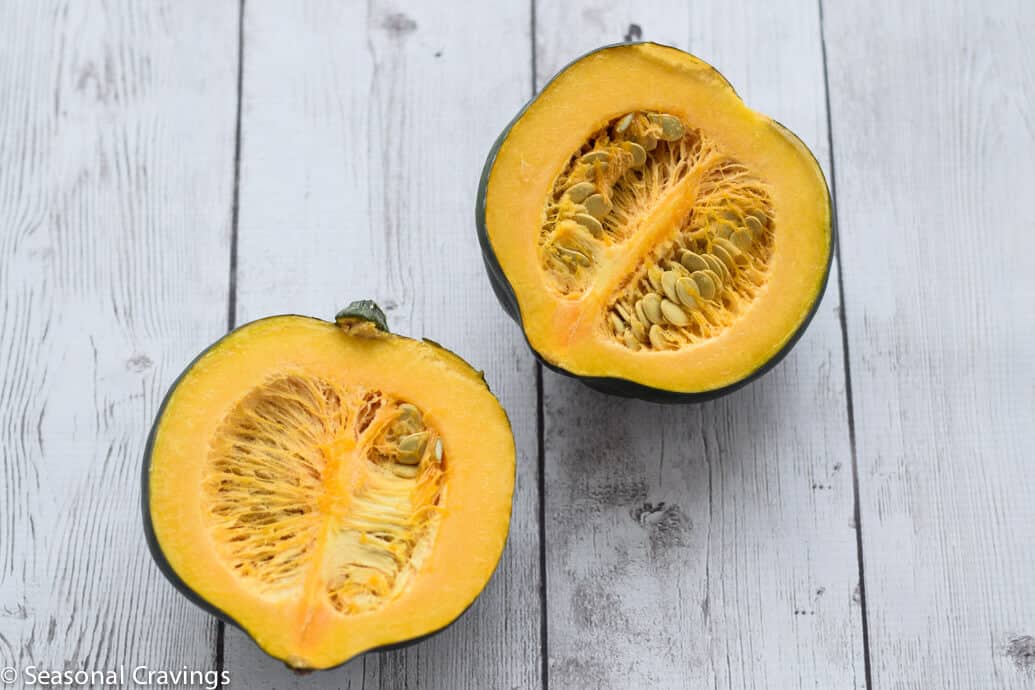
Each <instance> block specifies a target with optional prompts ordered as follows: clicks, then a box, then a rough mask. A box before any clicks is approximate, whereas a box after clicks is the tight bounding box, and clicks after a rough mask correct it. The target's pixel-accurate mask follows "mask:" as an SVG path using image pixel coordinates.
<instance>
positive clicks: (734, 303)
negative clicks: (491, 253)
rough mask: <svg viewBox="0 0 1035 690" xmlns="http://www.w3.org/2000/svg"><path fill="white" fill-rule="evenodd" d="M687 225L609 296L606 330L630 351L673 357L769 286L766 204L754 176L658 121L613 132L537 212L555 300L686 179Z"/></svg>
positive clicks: (617, 124)
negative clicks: (689, 198) (689, 183)
mask: <svg viewBox="0 0 1035 690" xmlns="http://www.w3.org/2000/svg"><path fill="white" fill-rule="evenodd" d="M689 175H694V176H696V179H697V183H696V185H695V187H694V189H693V190H692V193H693V194H694V195H695V196H694V200H693V205H692V210H691V211H690V212H689V215H688V216H687V217H685V218H683V219H682V220H681V222H679V223H678V224H676V225H675V226H674V227H672V228H671V231H670V232H669V233H668V234H667V236H666V237H665V238H664V239H663V240H662V241H661V242H659V243H658V244H656V245H655V246H653V247H651V248H650V249H649V250H648V252H647V255H646V256H644V257H643V260H642V262H641V264H640V266H639V268H637V269H636V270H635V271H634V273H633V275H630V276H627V277H626V278H625V279H623V280H622V281H621V283H620V284H619V285H618V286H616V287H615V288H614V294H613V296H612V298H611V299H610V302H609V306H608V307H607V313H606V318H605V326H604V327H605V328H606V330H607V331H608V332H609V333H610V334H611V336H612V337H613V338H614V339H615V340H616V341H617V342H619V343H621V344H622V345H624V346H625V347H628V348H629V349H632V350H640V349H649V350H670V349H678V348H681V347H683V346H687V345H691V344H693V343H696V342H700V341H702V340H705V339H708V338H711V337H714V336H716V335H717V334H718V333H720V332H722V330H723V329H725V328H727V327H728V326H729V325H730V324H731V323H732V322H733V321H734V320H735V318H736V317H737V315H738V314H740V313H742V312H743V310H744V309H745V308H746V306H747V305H748V304H749V303H750V302H751V301H752V300H753V299H754V297H755V295H756V294H757V293H758V291H759V289H760V288H761V287H762V286H763V285H764V284H765V282H766V274H767V269H768V262H769V257H770V255H771V249H772V241H773V233H772V229H773V217H772V216H773V213H772V204H771V201H770V198H769V194H768V191H767V188H766V185H765V184H764V183H763V182H762V181H761V180H759V179H758V178H757V177H756V176H754V175H752V173H751V171H750V170H749V169H748V168H747V167H745V166H744V165H742V164H740V163H739V162H737V161H736V160H734V159H732V158H731V157H729V156H727V155H724V154H723V153H722V152H721V151H720V150H719V149H718V147H717V146H716V145H715V144H714V143H713V142H710V141H708V140H706V139H705V138H704V137H703V136H702V135H701V133H700V132H699V131H697V130H694V129H691V128H690V127H688V126H687V125H686V124H685V123H684V122H683V121H682V120H680V119H679V118H678V117H676V116H674V115H670V114H666V113H656V112H633V113H626V114H625V115H623V116H621V117H619V118H616V119H614V120H612V121H611V122H610V123H608V125H607V126H606V127H604V128H603V129H602V130H601V131H599V132H597V133H596V134H595V135H594V136H593V137H591V138H590V140H589V141H588V142H587V143H586V144H585V145H584V146H583V147H582V148H581V149H580V150H579V151H577V152H576V153H575V154H574V155H573V156H572V157H571V159H570V161H569V163H568V165H567V167H566V168H565V170H564V171H563V172H562V174H561V175H560V176H558V178H557V180H556V181H555V183H554V189H553V193H552V195H551V197H550V198H549V199H548V200H547V203H546V207H545V209H544V222H543V226H542V231H541V233H540V247H539V251H540V258H541V263H542V266H543V268H544V269H545V271H546V273H547V274H548V276H550V278H551V280H552V283H553V286H554V288H555V289H556V290H557V292H558V293H559V294H560V295H561V296H563V297H565V298H568V299H578V298H579V297H581V296H582V295H583V294H585V293H586V292H587V291H588V290H590V289H592V288H593V287H594V280H595V278H596V275H597V273H598V271H599V269H600V268H601V267H602V266H603V265H604V264H605V263H606V262H607V261H609V260H612V259H611V257H613V256H614V255H615V253H614V252H615V249H613V248H621V247H622V245H623V244H624V243H625V242H627V241H628V240H629V239H630V238H632V237H634V236H635V235H636V233H637V231H638V230H639V229H640V227H641V226H642V225H643V223H644V222H645V220H646V219H647V218H649V217H650V214H651V212H652V211H653V210H654V209H656V208H657V207H658V205H659V204H660V203H661V202H662V201H663V200H664V199H665V198H666V197H667V196H668V195H670V194H674V193H685V190H682V189H681V190H680V191H679V192H677V191H676V190H675V189H674V188H675V187H676V186H677V185H679V184H680V183H681V182H682V181H683V180H684V179H685V178H687V176H689Z"/></svg>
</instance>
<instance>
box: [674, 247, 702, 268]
mask: <svg viewBox="0 0 1035 690" xmlns="http://www.w3.org/2000/svg"><path fill="white" fill-rule="evenodd" d="M679 263H681V264H683V266H685V267H686V270H688V271H690V272H691V273H693V272H694V271H703V270H704V269H706V268H708V262H707V261H705V260H704V259H703V258H701V255H700V254H697V253H695V252H692V251H690V250H688V249H684V250H683V251H681V252H679Z"/></svg>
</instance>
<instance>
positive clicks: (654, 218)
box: [477, 43, 834, 402]
mask: <svg viewBox="0 0 1035 690" xmlns="http://www.w3.org/2000/svg"><path fill="white" fill-rule="evenodd" d="M477 222H478V233H479V239H480V241H481V244H482V250H483V255H484V258H485V263H486V267H487V269H488V272H489V277H490V280H491V282H492V284H493V288H494V290H495V292H496V294H497V296H498V297H499V299H500V301H501V303H502V304H503V305H504V307H505V308H506V309H507V311H508V312H509V313H510V314H511V316H513V317H514V318H515V319H516V320H518V322H519V323H520V324H521V325H522V327H523V329H524V332H525V336H526V338H527V340H528V342H529V344H530V346H531V347H532V349H533V351H534V352H535V353H536V354H537V355H538V356H539V357H540V359H541V360H542V361H543V362H544V363H546V364H547V365H548V366H550V367H552V368H554V369H556V370H558V371H561V372H562V373H566V374H570V375H572V376H576V377H578V378H580V379H582V380H583V381H584V382H586V383H587V384H589V385H591V386H593V387H596V388H599V389H602V390H604V391H606V392H610V393H618V394H622V395H629V396H635V397H642V398H646V399H649V400H656V401H668V402H688V401H695V400H701V399H706V398H710V397H715V396H716V395H719V394H722V393H726V392H729V391H731V390H733V389H734V388H737V387H739V386H741V385H743V384H745V383H746V382H748V381H749V380H751V379H752V378H754V377H755V376H757V375H759V374H761V373H762V372H764V371H766V370H768V369H769V368H770V367H772V366H773V365H774V364H775V363H776V362H777V361H778V360H779V359H780V358H781V357H782V356H783V355H784V354H786V352H787V351H788V350H789V349H790V347H791V345H792V344H793V343H794V341H795V340H796V339H797V338H798V336H800V334H801V333H802V331H803V330H804V328H805V326H806V325H807V323H808V321H809V320H810V319H811V317H812V314H813V313H814V311H815V308H816V305H817V304H818V302H819V299H820V297H821V295H822V293H823V290H824V287H825V285H826V280H827V275H828V273H829V268H830V261H831V256H832V248H833V241H834V233H833V227H832V222H831V207H830V196H829V192H828V190H827V185H826V181H825V179H824V177H823V173H822V171H821V170H820V167H819V165H818V164H817V163H816V160H815V158H814V157H813V156H812V154H811V153H810V152H809V150H808V149H807V148H806V147H805V145H804V144H803V143H802V142H801V141H800V140H799V139H798V138H797V137H795V136H794V135H793V134H792V133H791V132H789V131H788V130H787V129H785V128H784V127H783V126H781V125H780V124H778V123H777V122H774V121H773V120H771V119H770V118H768V117H766V116H765V115H761V114H759V113H757V112H755V111H753V110H751V109H750V108H748V107H747V106H746V105H745V104H744V103H743V101H741V100H740V98H739V97H738V96H737V94H736V93H735V92H734V91H733V89H732V87H731V86H730V85H729V83H727V82H726V80H725V79H724V78H723V77H722V76H721V75H720V74H719V73H718V72H717V71H715V69H713V68H712V67H711V66H709V65H708V64H706V63H704V62H702V61H701V60H699V59H698V58H695V57H693V56H692V55H689V54H687V53H684V52H682V51H680V50H677V49H675V48H670V47H665V46H660V45H656V44H651V43H638V44H622V45H616V46H609V47H606V48H602V49H600V50H598V51H595V52H593V53H590V54H588V55H586V56H583V57H582V58H580V59H578V60H576V61H575V62H574V63H572V64H571V65H569V66H568V67H567V68H565V69H564V70H563V71H561V72H560V74H558V75H557V76H556V77H555V78H554V79H553V81H551V82H550V83H549V84H548V85H547V86H546V87H545V88H544V89H543V90H542V92H541V93H540V94H539V95H538V96H537V97H536V98H535V99H534V100H532V101H531V102H530V103H529V104H528V105H527V106H526V107H525V109H524V110H522V111H521V113H519V114H518V116H517V118H516V119H515V120H514V121H513V122H512V123H511V124H510V125H509V126H508V127H507V129H506V130H505V131H504V132H503V134H502V135H501V136H500V138H499V140H498V141H497V142H496V145H495V146H494V148H493V149H492V151H491V152H490V154H489V157H488V160H487V161H486V165H485V170H484V172H483V174H482V180H481V186H480V189H479V193H478V206H477Z"/></svg>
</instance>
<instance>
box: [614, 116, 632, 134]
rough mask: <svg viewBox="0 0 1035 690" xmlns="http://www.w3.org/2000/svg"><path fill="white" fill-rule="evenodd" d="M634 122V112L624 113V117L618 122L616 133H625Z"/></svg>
mask: <svg viewBox="0 0 1035 690" xmlns="http://www.w3.org/2000/svg"><path fill="white" fill-rule="evenodd" d="M632 122H633V114H632V113H627V114H626V115H624V116H623V117H622V119H621V120H619V121H618V124H617V125H615V133H616V134H623V133H624V132H625V130H627V129H629V125H631V124H632Z"/></svg>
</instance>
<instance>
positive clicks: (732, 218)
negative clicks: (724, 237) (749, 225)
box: [719, 208, 740, 225]
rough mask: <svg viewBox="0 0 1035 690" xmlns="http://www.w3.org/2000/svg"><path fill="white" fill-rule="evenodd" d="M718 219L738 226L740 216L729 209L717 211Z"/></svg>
mask: <svg viewBox="0 0 1035 690" xmlns="http://www.w3.org/2000/svg"><path fill="white" fill-rule="evenodd" d="M719 217H720V218H722V219H723V220H726V221H729V222H730V223H733V224H734V225H740V214H739V213H737V212H736V211H734V210H733V209H731V208H724V209H722V210H721V211H719Z"/></svg>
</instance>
